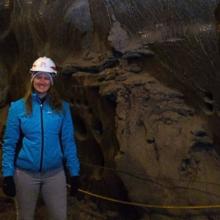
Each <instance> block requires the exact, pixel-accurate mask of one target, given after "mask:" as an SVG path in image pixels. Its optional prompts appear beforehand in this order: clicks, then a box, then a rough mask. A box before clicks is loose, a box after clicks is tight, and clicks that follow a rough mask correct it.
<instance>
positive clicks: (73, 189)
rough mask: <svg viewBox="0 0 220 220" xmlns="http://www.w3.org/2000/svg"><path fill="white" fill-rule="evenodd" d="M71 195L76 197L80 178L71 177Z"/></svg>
mask: <svg viewBox="0 0 220 220" xmlns="http://www.w3.org/2000/svg"><path fill="white" fill-rule="evenodd" d="M70 186H71V188H70V195H71V196H76V194H77V192H78V188H79V176H71V177H70Z"/></svg>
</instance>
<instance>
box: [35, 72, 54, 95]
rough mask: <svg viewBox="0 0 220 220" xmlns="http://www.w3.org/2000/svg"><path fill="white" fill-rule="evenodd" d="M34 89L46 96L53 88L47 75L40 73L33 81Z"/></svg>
mask: <svg viewBox="0 0 220 220" xmlns="http://www.w3.org/2000/svg"><path fill="white" fill-rule="evenodd" d="M33 87H34V89H35V91H36V92H37V93H39V94H46V93H47V92H48V90H49V89H50V87H51V81H50V77H49V76H48V74H46V73H38V74H37V76H35V77H34V79H33Z"/></svg>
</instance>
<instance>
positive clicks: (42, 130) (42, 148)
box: [39, 103, 44, 172]
mask: <svg viewBox="0 0 220 220" xmlns="http://www.w3.org/2000/svg"><path fill="white" fill-rule="evenodd" d="M40 113H41V114H40V119H41V155H40V169H39V172H41V171H42V167H43V156H44V124H43V103H41V104H40Z"/></svg>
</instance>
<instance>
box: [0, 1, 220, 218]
mask: <svg viewBox="0 0 220 220" xmlns="http://www.w3.org/2000/svg"><path fill="white" fill-rule="evenodd" d="M0 21H1V22H0V77H1V80H0V94H1V95H0V105H1V110H0V114H1V118H2V119H1V127H3V125H4V121H5V114H6V112H7V105H8V103H9V102H10V101H12V100H14V99H17V98H19V97H21V96H22V95H23V93H24V90H25V83H26V82H27V81H28V80H29V73H28V69H29V68H30V65H31V64H32V62H33V60H35V59H36V58H37V57H39V56H44V55H46V56H49V57H52V58H53V59H54V60H55V61H56V63H57V64H58V66H59V69H60V71H59V72H60V73H59V78H58V83H57V86H58V89H59V90H60V92H61V94H62V95H63V97H64V98H65V99H67V100H68V101H70V103H71V105H72V107H73V116H74V122H75V126H76V138H77V142H78V146H79V154H80V159H81V163H82V175H81V179H82V188H84V189H87V190H89V191H91V192H94V193H98V194H102V195H106V196H108V197H113V198H117V199H120V200H125V201H130V202H139V203H143V204H157V205H174V206H176V205H177V206H178V205H183V206H184V205H191V206H196V205H216V204H219V203H220V193H219V190H220V185H219V182H220V169H219V167H220V155H219V152H220V135H219V127H220V126H219V125H220V120H219V117H220V92H219V91H220V90H219V88H220V74H219V70H220V69H219V36H220V35H219V32H220V28H219V27H220V3H219V1H218V0H193V1H192V0H184V1H183V0H120V1H119V0H65V1H61V0H23V1H21V0H1V1H0ZM82 197H83V202H84V203H83V204H90V205H87V208H88V207H89V208H88V209H89V210H90V212H83V211H82V210H83V209H81V211H79V214H78V217H77V219H85V216H86V219H99V218H100V219H103V218H104V219H118V220H119V219H125V220H134V219H138V220H139V219H140V220H151V219H153V220H157V219H158V220H161V219H162V220H169V219H175V220H189V219H190V220H191V219H192V220H197V219H199V220H201V219H202V220H210V219H219V218H220V216H219V215H220V213H219V210H218V209H208V208H206V209H196V210H194V209H183V210H179V209H177V210H176V209H175V210H173V209H161V208H152V209H146V208H143V207H142V208H140V207H136V206H124V205H122V204H117V203H116V204H112V203H110V202H105V201H100V200H98V199H92V198H90V197H87V196H86V195H83V196H82ZM86 213H87V214H86ZM91 213H92V214H91ZM94 213H96V214H97V215H96V217H95V218H93V217H94V216H93V217H91V216H92V215H94ZM100 213H101V215H100ZM100 216H101V217H100Z"/></svg>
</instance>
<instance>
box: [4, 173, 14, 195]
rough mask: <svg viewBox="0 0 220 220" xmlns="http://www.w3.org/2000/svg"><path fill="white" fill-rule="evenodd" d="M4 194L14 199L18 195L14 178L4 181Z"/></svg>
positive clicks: (7, 177)
mask: <svg viewBox="0 0 220 220" xmlns="http://www.w3.org/2000/svg"><path fill="white" fill-rule="evenodd" d="M3 192H4V193H5V195H6V196H10V197H14V196H15V195H16V188H15V182H14V178H13V176H6V177H4V179H3Z"/></svg>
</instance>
